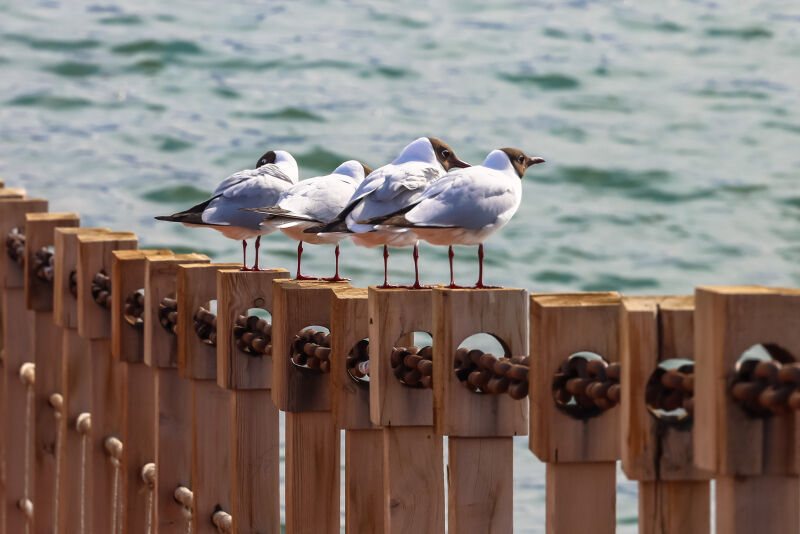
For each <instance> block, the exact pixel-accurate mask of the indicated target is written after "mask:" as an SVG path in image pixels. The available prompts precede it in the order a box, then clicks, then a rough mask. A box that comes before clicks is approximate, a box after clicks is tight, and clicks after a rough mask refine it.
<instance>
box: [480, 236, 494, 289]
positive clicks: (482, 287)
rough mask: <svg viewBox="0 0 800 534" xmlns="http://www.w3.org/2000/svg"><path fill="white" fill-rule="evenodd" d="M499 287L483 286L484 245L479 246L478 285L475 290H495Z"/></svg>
mask: <svg viewBox="0 0 800 534" xmlns="http://www.w3.org/2000/svg"><path fill="white" fill-rule="evenodd" d="M497 287H499V286H487V285H484V284H483V243H481V244H480V245H478V283H477V284H475V289H495V288H497Z"/></svg>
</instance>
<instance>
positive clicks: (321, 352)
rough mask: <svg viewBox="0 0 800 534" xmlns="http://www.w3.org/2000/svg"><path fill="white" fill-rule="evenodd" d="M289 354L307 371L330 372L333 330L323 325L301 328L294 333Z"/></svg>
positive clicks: (296, 364) (294, 361)
mask: <svg viewBox="0 0 800 534" xmlns="http://www.w3.org/2000/svg"><path fill="white" fill-rule="evenodd" d="M289 356H290V358H291V361H292V363H293V364H294V365H295V367H298V368H300V369H302V370H303V371H305V372H311V373H330V371H331V361H330V356H331V331H330V330H329V329H328V327H326V326H321V325H311V326H307V327H305V328H303V329H301V330H300V331H299V332H297V333H296V334H295V335H294V339H293V340H292V344H291V346H290V347H289Z"/></svg>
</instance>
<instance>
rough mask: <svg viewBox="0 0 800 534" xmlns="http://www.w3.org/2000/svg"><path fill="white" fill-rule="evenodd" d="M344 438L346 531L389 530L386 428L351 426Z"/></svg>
mask: <svg viewBox="0 0 800 534" xmlns="http://www.w3.org/2000/svg"><path fill="white" fill-rule="evenodd" d="M344 442H345V472H344V475H345V480H344V491H345V499H344V513H345V515H344V525H345V532H346V534H361V533H362V532H385V527H384V520H385V517H384V509H386V508H387V507H388V506H387V503H386V502H385V501H386V499H385V496H384V493H383V491H384V486H383V484H384V481H383V478H384V477H383V469H384V466H383V430H382V429H380V428H373V429H365V430H348V431H346V432H345V435H344Z"/></svg>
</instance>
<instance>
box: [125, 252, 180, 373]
mask: <svg viewBox="0 0 800 534" xmlns="http://www.w3.org/2000/svg"><path fill="white" fill-rule="evenodd" d="M161 256H167V257H172V251H170V250H167V249H147V250H144V249H134V250H115V251H114V252H113V253H112V257H113V260H112V264H111V281H112V282H111V352H112V354H114V357H115V358H116V359H117V360H119V361H122V362H128V363H142V362H144V352H145V343H144V328H145V326H146V325H145V324H139V325H132V324H130V322H129V321H128V319H127V318H126V314H125V300H126V299H127V298H128V297H129V296H130V295H132V294H133V293H135V292H137V291H139V290H140V289H144V283H145V270H146V262H147V258H150V257H161ZM115 280H116V282H114V281H115ZM148 300H149V299H148V298H147V295H146V294H145V303H147V302H148Z"/></svg>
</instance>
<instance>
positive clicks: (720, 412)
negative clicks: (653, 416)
mask: <svg viewBox="0 0 800 534" xmlns="http://www.w3.org/2000/svg"><path fill="white" fill-rule="evenodd" d="M798 318H800V291H798V290H791V289H769V288H764V287H759V286H744V287H698V288H697V290H696V293H695V325H696V326H695V329H696V331H697V332H698V333H699V332H702V333H703V335H702V336H701V335H698V336H696V338H695V357H696V359H697V364H696V366H695V392H696V393H695V406H696V409H695V440H694V455H695V463H696V464H697V465H698V466H700V467H702V468H704V469H708V470H710V471H713V472H715V473H717V474H721V475H726V476H743V475H749V476H756V475H779V476H780V475H787V474H789V473H792V472H793V471H794V470H795V462H796V453H795V451H796V449H797V444H796V443H794V432H795V429H794V424H795V415H794V414H786V415H773V416H772V417H768V418H758V417H750V416H749V415H748V414H746V413H745V411H744V410H743V409H742V408H741V407H740V406H739V405H738V404H737V403H736V402H735V401H734V399H733V398H732V396H731V395H729V390H730V387H731V384H732V381H733V378H734V376H735V373H736V362H737V360H738V359H739V358H740V357H741V355H742V354H743V353H744V352H745V351H746V350H747V349H748V348H750V347H752V346H753V345H757V344H760V343H768V344H775V345H778V346H779V347H781V348H782V349H783V350H785V351H788V353H790V354H791V355H792V356H793V357H794V358H795V360H796V359H797V358H798V357H800V356H798V355H800V328H798ZM753 484H757V483H756V482H753Z"/></svg>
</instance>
